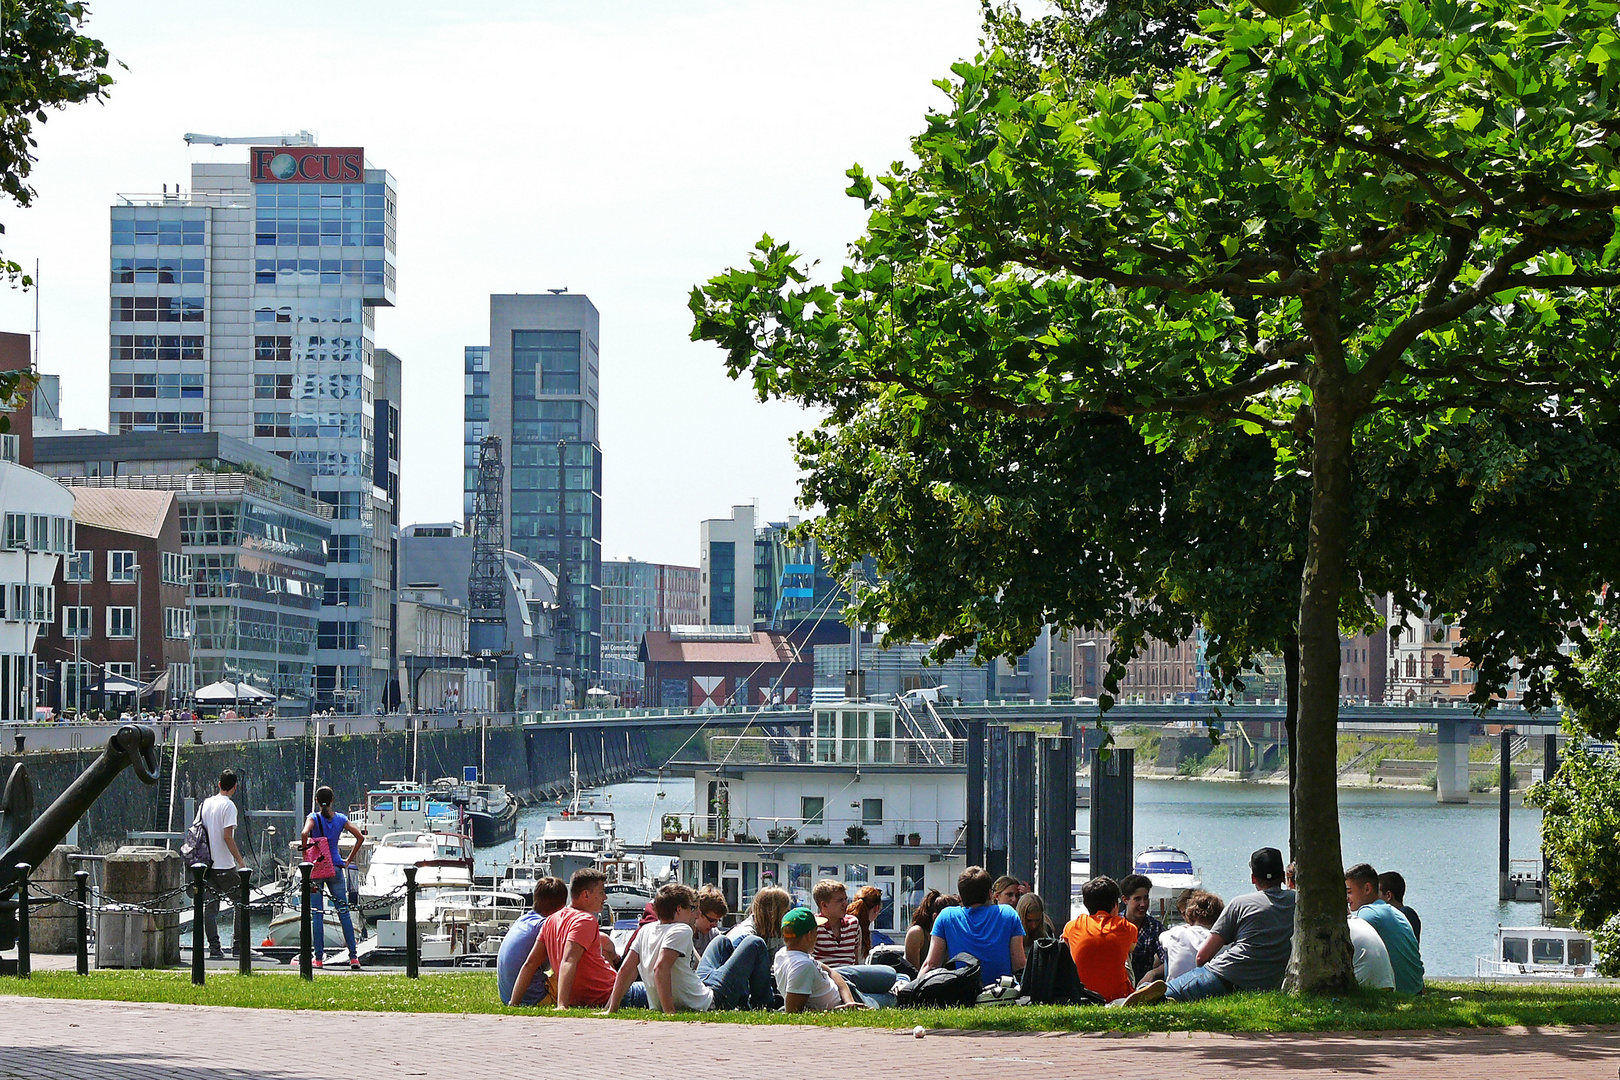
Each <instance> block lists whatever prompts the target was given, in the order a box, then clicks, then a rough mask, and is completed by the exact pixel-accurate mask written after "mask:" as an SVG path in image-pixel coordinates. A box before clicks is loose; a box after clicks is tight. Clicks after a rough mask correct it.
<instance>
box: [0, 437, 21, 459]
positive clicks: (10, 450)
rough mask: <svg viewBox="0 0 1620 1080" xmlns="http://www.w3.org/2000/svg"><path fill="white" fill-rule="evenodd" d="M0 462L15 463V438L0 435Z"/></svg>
mask: <svg viewBox="0 0 1620 1080" xmlns="http://www.w3.org/2000/svg"><path fill="white" fill-rule="evenodd" d="M0 461H9V462H11V463H12V464H13V465H15V464H16V463H17V436H15V435H0Z"/></svg>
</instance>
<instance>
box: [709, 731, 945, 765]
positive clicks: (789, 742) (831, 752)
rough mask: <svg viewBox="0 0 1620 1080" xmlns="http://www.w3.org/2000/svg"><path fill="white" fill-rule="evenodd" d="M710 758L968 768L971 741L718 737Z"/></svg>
mask: <svg viewBox="0 0 1620 1080" xmlns="http://www.w3.org/2000/svg"><path fill="white" fill-rule="evenodd" d="M709 758H710V760H711V761H714V762H716V763H720V762H729V763H732V764H737V765H757V764H776V765H965V764H967V740H966V739H879V738H870V739H833V738H818V737H815V736H802V735H715V736H712V737H711V738H710V739H709Z"/></svg>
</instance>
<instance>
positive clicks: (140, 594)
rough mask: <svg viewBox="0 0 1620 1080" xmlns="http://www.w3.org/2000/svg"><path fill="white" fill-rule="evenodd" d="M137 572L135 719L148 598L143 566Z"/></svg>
mask: <svg viewBox="0 0 1620 1080" xmlns="http://www.w3.org/2000/svg"><path fill="white" fill-rule="evenodd" d="M134 570H135V719H136V720H139V719H140V718H141V685H142V684H141V671H142V669H143V666H142V664H141V631H142V629H143V627H142V625H141V624H142V623H144V622H145V621H146V619H145V618H144V616H145V615H146V611H145V608H146V597H145V590H144V587H143V582H142V579H141V564H140V563H136V564H135V566H134Z"/></svg>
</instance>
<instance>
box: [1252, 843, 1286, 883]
mask: <svg viewBox="0 0 1620 1080" xmlns="http://www.w3.org/2000/svg"><path fill="white" fill-rule="evenodd" d="M1249 873H1251V874H1253V875H1254V876H1255V877H1257V878H1260V879H1261V880H1263V881H1281V880H1282V876H1283V857H1282V852H1280V851H1278V850H1277V849H1276V848H1274V847H1263V848H1261V849H1260V850H1259V851H1256V852H1255V853H1254V854H1253V855H1250V856H1249Z"/></svg>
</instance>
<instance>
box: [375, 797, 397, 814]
mask: <svg viewBox="0 0 1620 1080" xmlns="http://www.w3.org/2000/svg"><path fill="white" fill-rule="evenodd" d="M372 806H374V807H375V808H376V809H378V810H383V811H391V810H393V809H394V800H393V799H392V798H388V799H378V800H377V801H376V802H374V803H372Z"/></svg>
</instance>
